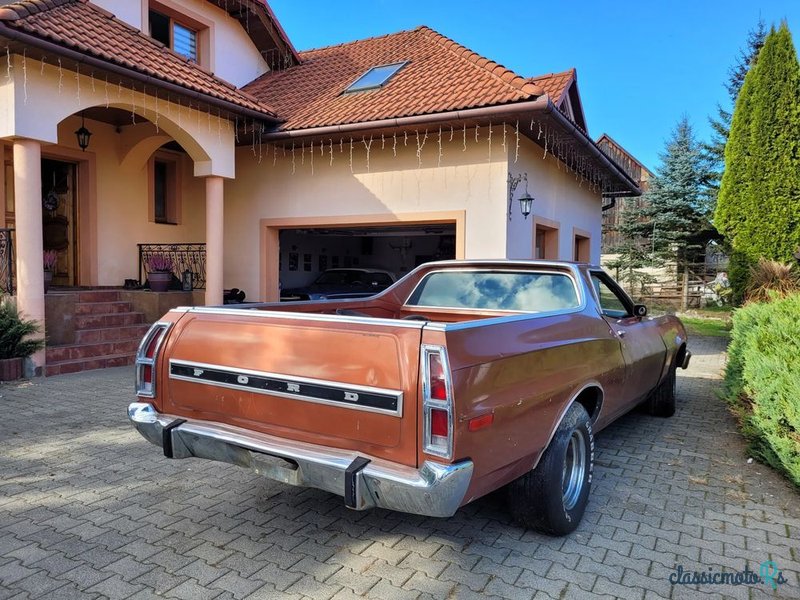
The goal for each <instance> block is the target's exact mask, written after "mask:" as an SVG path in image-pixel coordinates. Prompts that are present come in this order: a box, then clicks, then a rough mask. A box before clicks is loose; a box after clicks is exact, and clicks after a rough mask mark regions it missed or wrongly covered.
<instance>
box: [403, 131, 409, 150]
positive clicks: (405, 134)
mask: <svg viewBox="0 0 800 600" xmlns="http://www.w3.org/2000/svg"><path fill="white" fill-rule="evenodd" d="M403 135H404V136H405V137H404V138H403V146H408V132H407V131H404V132H403Z"/></svg>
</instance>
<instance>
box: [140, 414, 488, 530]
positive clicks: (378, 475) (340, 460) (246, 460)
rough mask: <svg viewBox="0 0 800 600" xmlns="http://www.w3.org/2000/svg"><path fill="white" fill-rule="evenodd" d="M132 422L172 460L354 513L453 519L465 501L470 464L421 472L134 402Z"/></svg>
mask: <svg viewBox="0 0 800 600" xmlns="http://www.w3.org/2000/svg"><path fill="white" fill-rule="evenodd" d="M128 418H129V419H130V420H131V422H132V423H133V425H134V426H135V427H136V429H137V430H138V431H139V433H141V434H142V436H144V437H145V439H147V440H148V441H150V442H152V443H153V444H155V445H156V446H161V447H162V448H164V453H165V454H166V455H167V456H169V457H170V458H190V457H197V458H207V459H209V460H216V461H221V462H227V463H230V464H234V465H238V466H240V467H245V468H248V469H251V470H252V471H254V472H255V473H257V474H259V475H262V476H264V477H267V478H269V479H274V480H276V481H281V482H283V483H288V484H290V485H297V486H303V487H312V488H317V489H320V490H325V491H327V492H331V493H333V494H337V495H339V496H343V497H344V498H345V503H346V504H347V506H349V507H350V508H354V509H356V510H364V509H367V508H372V507H380V508H386V509H389V510H396V511H400V512H407V513H413V514H418V515H426V516H431V517H449V516H452V515H453V514H455V512H456V510H458V507H459V506H460V505H461V502H462V500H463V499H464V494H465V493H466V491H467V487H468V486H469V482H470V479H471V477H472V461H469V460H467V461H463V462H459V463H458V464H454V465H443V464H439V463H435V462H431V461H425V462H424V463H423V464H422V466H421V467H420V468H419V469H415V468H413V467H407V466H405V465H399V464H397V463H392V462H389V461H385V460H380V459H368V457H366V458H365V457H362V456H360V455H359V454H358V453H357V452H353V451H350V450H340V449H338V448H329V447H326V446H318V445H316V444H309V443H305V442H298V441H294V440H290V439H286V438H280V437H277V436H272V435H267V434H263V433H257V432H254V431H250V430H248V429H242V428H240V427H234V426H231V425H226V424H224V423H215V422H211V421H197V420H184V419H181V418H178V417H173V416H170V415H164V414H159V413H158V412H157V411H156V410H155V408H154V407H153V405H152V404H148V403H144V402H134V403H132V404H131V405H130V406H129V407H128Z"/></svg>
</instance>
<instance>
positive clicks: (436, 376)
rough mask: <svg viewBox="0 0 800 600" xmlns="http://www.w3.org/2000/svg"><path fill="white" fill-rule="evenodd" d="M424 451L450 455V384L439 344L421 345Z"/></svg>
mask: <svg viewBox="0 0 800 600" xmlns="http://www.w3.org/2000/svg"><path fill="white" fill-rule="evenodd" d="M421 359H422V394H423V398H422V411H423V413H422V414H423V419H422V420H423V450H424V451H425V452H426V453H428V454H433V455H435V456H441V457H442V458H448V459H450V458H453V384H452V382H451V380H450V369H449V366H448V363H447V350H446V349H445V348H444V347H442V346H428V345H423V346H422V356H421Z"/></svg>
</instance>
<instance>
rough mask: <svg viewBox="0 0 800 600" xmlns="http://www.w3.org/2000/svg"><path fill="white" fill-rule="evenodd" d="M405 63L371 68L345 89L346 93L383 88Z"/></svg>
mask: <svg viewBox="0 0 800 600" xmlns="http://www.w3.org/2000/svg"><path fill="white" fill-rule="evenodd" d="M406 64H408V63H407V62H400V63H394V64H393V65H381V66H379V67H372V68H371V69H369V70H368V71H367V72H366V73H364V74H363V75H362V76H361V77H359V78H358V79H356V80H355V81H354V82H353V83H351V84H350V85H348V86H347V87H346V88H345V90H344V91H345V93H347V92H362V91H364V90H373V89H375V88H379V87H383V86H384V85H386V83H387V82H388V81H389V79H391V78H392V76H393V75H394V74H395V73H397V72H398V71H399V70H400V69H402V68H403V67H404V66H405V65H406Z"/></svg>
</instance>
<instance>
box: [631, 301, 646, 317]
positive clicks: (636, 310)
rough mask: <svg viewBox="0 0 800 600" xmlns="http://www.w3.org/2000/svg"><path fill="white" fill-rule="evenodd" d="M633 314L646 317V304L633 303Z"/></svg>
mask: <svg viewBox="0 0 800 600" xmlns="http://www.w3.org/2000/svg"><path fill="white" fill-rule="evenodd" d="M633 314H634V315H635V316H637V317H640V318H641V317H646V316H647V307H646V306H645V305H644V304H634V305H633Z"/></svg>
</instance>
